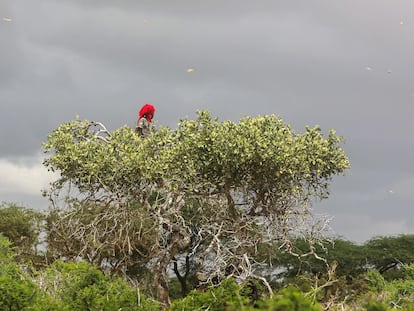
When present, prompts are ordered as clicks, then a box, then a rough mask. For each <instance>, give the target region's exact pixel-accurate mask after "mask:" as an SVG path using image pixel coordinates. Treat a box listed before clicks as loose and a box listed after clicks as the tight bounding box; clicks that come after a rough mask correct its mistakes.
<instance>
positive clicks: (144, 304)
mask: <svg viewBox="0 0 414 311" xmlns="http://www.w3.org/2000/svg"><path fill="white" fill-rule="evenodd" d="M39 278H40V279H41V283H42V284H43V288H44V289H45V290H46V291H47V292H48V293H49V294H50V295H51V296H52V297H54V299H56V300H57V301H60V302H61V303H62V305H64V306H65V307H66V308H67V309H68V310H71V311H76V310H79V311H82V310H107V311H112V310H113V311H116V310H120V309H122V310H158V308H159V307H158V304H157V303H155V302H152V301H151V300H149V299H148V298H147V297H146V296H145V295H144V294H142V293H140V291H139V289H138V288H134V287H133V286H131V285H130V284H128V283H126V282H125V281H123V280H122V279H120V278H117V277H110V276H106V275H104V274H103V273H102V272H101V271H100V270H99V269H98V268H97V267H96V266H93V265H90V264H88V263H85V262H77V263H74V262H68V263H64V262H61V261H57V262H55V263H53V264H52V265H51V267H50V268H48V269H47V270H46V271H44V272H43V273H42V274H41V276H40V277H39Z"/></svg>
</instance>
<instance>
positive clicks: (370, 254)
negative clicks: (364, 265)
mask: <svg viewBox="0 0 414 311" xmlns="http://www.w3.org/2000/svg"><path fill="white" fill-rule="evenodd" d="M364 246H365V251H366V256H367V258H368V261H369V263H370V265H372V266H373V267H375V269H378V270H379V271H380V272H381V273H382V274H383V275H384V277H385V278H386V279H388V280H392V279H396V278H399V277H403V276H402V275H400V273H399V272H401V271H402V270H401V269H399V268H401V267H402V266H403V265H409V264H411V263H414V235H398V236H389V237H376V238H373V239H371V240H369V241H367V242H366V243H365V244H364Z"/></svg>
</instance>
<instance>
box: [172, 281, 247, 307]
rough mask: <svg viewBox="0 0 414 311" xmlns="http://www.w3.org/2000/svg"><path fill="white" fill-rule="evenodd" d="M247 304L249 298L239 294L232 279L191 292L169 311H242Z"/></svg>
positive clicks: (174, 303) (239, 289)
mask: <svg viewBox="0 0 414 311" xmlns="http://www.w3.org/2000/svg"><path fill="white" fill-rule="evenodd" d="M248 304H249V298H248V297H246V296H243V295H242V294H241V287H240V286H239V285H238V284H237V283H236V282H235V281H234V280H233V279H226V280H223V281H222V282H221V284H220V285H219V286H211V287H209V288H208V289H207V290H206V291H201V290H193V291H191V292H190V293H189V295H188V296H187V297H185V298H184V299H182V300H179V301H175V302H173V304H172V305H171V309H170V310H171V311H187V310H188V311H193V310H216V311H225V310H242V309H243V308H244V307H245V306H247V305H248Z"/></svg>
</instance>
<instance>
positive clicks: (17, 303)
mask: <svg viewBox="0 0 414 311" xmlns="http://www.w3.org/2000/svg"><path fill="white" fill-rule="evenodd" d="M0 267H1V269H0V310H9V311H14V310H15V311H22V310H35V309H34V307H33V306H35V305H36V304H37V303H38V302H39V301H40V300H41V299H40V298H41V297H40V292H39V289H38V287H37V286H36V284H35V283H34V282H33V281H32V280H31V279H30V277H29V276H28V275H26V274H25V273H23V272H22V271H21V269H20V268H19V266H18V265H17V264H16V263H15V262H14V261H13V252H12V249H11V243H10V241H9V240H8V239H7V238H6V237H4V236H3V235H2V234H0ZM45 310H47V309H45Z"/></svg>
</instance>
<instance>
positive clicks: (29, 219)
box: [0, 203, 43, 261]
mask: <svg viewBox="0 0 414 311" xmlns="http://www.w3.org/2000/svg"><path fill="white" fill-rule="evenodd" d="M42 221H43V215H42V213H40V212H37V211H34V210H32V209H29V208H26V207H22V206H18V205H16V204H14V203H2V204H0V233H2V234H3V235H4V236H6V237H7V238H8V239H9V240H10V241H11V243H12V244H13V246H14V247H15V259H17V260H20V261H26V260H35V259H36V257H37V255H38V246H39V244H40V243H41V241H40V232H41V230H42Z"/></svg>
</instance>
